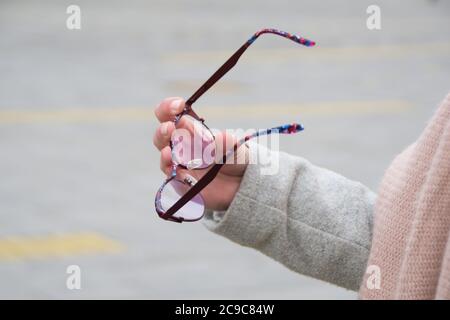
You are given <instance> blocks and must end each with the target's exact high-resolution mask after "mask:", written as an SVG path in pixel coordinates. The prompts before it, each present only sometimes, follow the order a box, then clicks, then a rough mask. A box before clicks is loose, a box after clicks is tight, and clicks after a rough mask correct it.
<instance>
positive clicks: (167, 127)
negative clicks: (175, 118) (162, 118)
mask: <svg viewBox="0 0 450 320" xmlns="http://www.w3.org/2000/svg"><path fill="white" fill-rule="evenodd" d="M174 130H175V125H174V124H173V122H171V121H167V122H163V123H161V125H160V126H159V127H158V128H157V129H156V131H155V134H154V135H153V144H154V145H155V147H156V148H158V150H161V149H162V148H164V147H165V146H168V145H169V142H170V138H171V136H172V133H173V131H174Z"/></svg>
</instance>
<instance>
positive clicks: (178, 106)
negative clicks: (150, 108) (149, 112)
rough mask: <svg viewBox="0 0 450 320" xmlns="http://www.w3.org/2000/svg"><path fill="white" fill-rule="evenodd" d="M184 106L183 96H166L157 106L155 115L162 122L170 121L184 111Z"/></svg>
mask: <svg viewBox="0 0 450 320" xmlns="http://www.w3.org/2000/svg"><path fill="white" fill-rule="evenodd" d="M183 108H184V100H183V98H180V97H171V98H166V99H164V100H163V101H162V102H161V103H160V104H159V105H158V106H157V107H156V108H155V115H156V118H158V120H159V121H160V122H164V121H169V120H173V119H174V118H175V115H177V114H178V113H180V112H181V111H183Z"/></svg>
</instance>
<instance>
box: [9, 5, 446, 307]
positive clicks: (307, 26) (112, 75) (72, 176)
mask: <svg viewBox="0 0 450 320" xmlns="http://www.w3.org/2000/svg"><path fill="white" fill-rule="evenodd" d="M70 4H77V5H79V6H80V7H81V12H82V29H81V30H68V29H67V28H66V23H65V22H66V18H67V16H68V15H67V14H66V8H67V6H68V5H70ZM370 4H373V1H366V0H359V1H339V2H336V1H277V2H275V1H270V2H269V1H268V2H263V3H260V2H258V1H246V2H245V3H243V2H242V1H234V0H233V1H220V2H219V1H217V2H200V1H198V2H193V1H170V2H168V1H160V0H158V1H143V0H142V1H137V0H132V1H126V2H125V1H106V0H105V1H86V0H77V1H65V0H64V1H48V0H46V1H39V2H37V1H12V0H10V1H7V0H2V1H1V2H0V150H1V151H0V177H1V179H0V298H3V299H8V298H27V299H28V298H38V299H45V298H62V299H77V298H88V299H91V298H126V299H129V298H138V299H141V298H156V299H165V298H176V299H184V298H191V299H197V298H209V299H221V298H225V299H228V298H236V299H240V298H250V299H259V298H267V299H284V298H286V299H314V298H322V299H347V298H350V299H352V298H356V294H355V293H353V292H349V291H345V290H343V289H340V288H337V287H335V286H332V285H328V284H325V283H323V282H320V281H317V280H314V279H310V278H306V277H304V276H301V275H298V274H296V273H293V272H291V271H289V270H287V269H286V268H284V267H283V266H282V265H280V264H279V263H277V262H274V261H272V260H271V259H269V258H267V257H266V256H264V255H262V254H260V253H258V252H256V251H254V250H251V249H248V248H243V247H240V246H237V245H235V244H233V243H231V242H230V241H228V240H226V239H223V238H220V237H218V236H216V235H214V234H212V233H210V232H209V231H207V230H206V229H205V228H204V227H203V226H202V225H201V223H195V224H183V225H178V224H172V223H167V222H164V221H162V220H160V219H158V218H157V217H156V214H155V211H154V207H153V201H154V194H155V192H156V190H157V188H158V187H159V185H160V184H161V182H162V181H163V179H164V176H163V174H162V173H161V172H160V171H159V154H158V152H157V151H156V150H155V149H154V148H153V146H152V140H151V137H152V134H153V132H154V130H155V129H156V127H157V122H156V120H155V119H154V118H153V117H152V114H151V112H152V109H153V108H154V106H155V105H156V104H157V103H158V102H159V101H160V100H161V99H163V98H164V97H166V96H183V97H188V96H189V95H190V94H191V93H192V92H193V91H194V90H195V89H196V88H197V87H198V86H199V85H200V84H201V83H202V82H203V81H204V80H205V79H206V78H207V77H209V76H210V75H211V74H212V72H213V71H215V70H216V69H217V68H218V67H219V66H220V64H221V63H223V61H224V59H225V58H226V57H227V56H228V55H231V54H232V53H233V52H234V50H236V49H237V48H238V47H239V46H240V45H241V44H242V43H243V42H244V41H245V40H246V39H247V38H248V37H249V36H250V35H251V34H252V33H253V32H255V31H256V30H258V29H260V28H262V27H277V28H279V29H282V30H286V31H290V32H294V33H298V34H300V35H303V36H305V37H309V38H311V39H313V40H315V41H317V43H318V45H317V47H316V48H303V47H300V48H299V47H295V44H293V43H291V42H288V41H285V40H283V39H279V38H274V37H266V38H261V39H260V40H258V41H257V42H255V44H254V45H253V46H252V48H251V49H249V51H248V52H247V53H246V55H245V56H244V57H243V58H242V59H241V61H240V62H239V63H238V65H237V66H236V68H235V69H233V71H232V72H231V73H230V74H228V75H227V76H226V77H225V78H224V79H223V81H222V82H221V83H220V84H219V85H218V86H217V87H215V88H214V89H212V90H211V91H210V92H209V93H208V94H207V95H205V96H204V97H202V99H201V100H200V101H199V102H198V103H197V105H196V110H197V111H198V113H200V114H202V113H203V112H202V110H203V111H204V114H205V117H206V115H208V118H207V121H208V124H209V125H210V126H211V127H215V128H222V129H225V128H243V129H245V128H265V127H269V126H272V125H276V124H282V123H284V122H291V121H301V122H302V123H303V124H304V125H305V127H306V130H305V131H304V132H303V133H301V135H298V136H292V137H291V136H290V137H286V138H285V139H284V140H282V141H281V149H282V150H283V151H286V152H289V153H292V154H296V155H299V156H303V157H305V158H307V159H309V160H310V161H312V162H313V163H316V164H317V165H320V166H324V167H326V168H329V169H331V170H334V171H337V172H339V173H341V174H343V175H345V176H347V177H349V178H351V179H355V180H358V181H361V182H362V183H364V184H366V185H368V186H369V187H370V188H372V189H374V190H376V188H377V185H378V183H379V182H380V179H381V177H382V175H383V172H384V170H385V168H386V167H387V166H388V164H389V162H390V161H391V160H392V158H393V157H394V156H395V155H396V154H397V153H399V152H400V151H401V150H402V149H403V148H404V147H405V146H407V144H408V143H410V142H412V141H413V140H414V139H415V138H416V137H417V136H418V135H419V134H420V132H421V130H422V129H423V128H424V126H425V125H426V121H427V120H428V119H429V117H430V116H431V115H432V113H433V110H434V108H435V106H436V105H437V103H438V102H439V101H440V100H441V99H442V98H443V97H444V96H445V95H446V94H447V92H448V91H449V89H450V72H449V71H450V19H449V14H450V3H449V2H448V1H422V0H413V1H376V4H378V5H379V6H380V7H381V19H382V20H381V23H382V29H381V30H378V31H369V30H368V29H367V28H366V18H367V14H366V8H367V6H368V5H370ZM293 104H294V105H295V104H299V109H298V110H299V112H283V110H286V108H285V106H290V105H293ZM258 105H261V106H262V107H261V108H262V109H263V110H264V112H255V111H254V109H252V106H258ZM283 106H284V107H283ZM315 106H316V107H318V109H317V110H319V111H320V112H318V111H317V110H315V109H314V107H315ZM359 106H360V107H359ZM77 110H78V111H80V110H81V111H80V112H81V113H82V116H77V115H74V112H75V114H76V111H77ZM133 110H137V111H136V112H137V113H134V111H133ZM246 110H247V111H246ZM248 110H250V111H248ZM251 110H253V111H251ZM302 111H305V112H302ZM117 112H119V113H120V112H123V115H124V116H123V117H122V116H120V117H118V118H117V119H114V120H113V121H109V120H105V119H107V118H108V115H109V114H117ZM11 114H12V115H13V116H11ZM49 114H50V116H48V115H49ZM40 115H47V117H44V118H42V117H40ZM140 115H142V116H140ZM24 117H25V118H24ZM11 119H12V120H11ZM24 119H26V120H24ZM281 165H282V164H281ZM83 232H92V233H96V234H98V235H101V236H102V237H104V238H107V239H110V240H113V241H115V242H117V243H119V244H120V245H121V246H123V250H122V251H120V252H118V253H104V252H97V253H95V252H94V253H91V254H89V255H79V254H71V253H70V252H69V251H68V253H67V254H66V255H63V256H55V257H46V256H39V255H38V256H37V257H35V258H29V257H26V256H25V257H23V258H20V259H17V260H14V261H10V260H8V259H4V257H3V258H2V254H1V248H2V245H3V246H4V245H5V243H6V242H5V239H9V237H18V238H20V239H32V238H33V237H37V236H43V237H45V236H50V235H54V234H60V235H64V234H78V233H83ZM2 241H3V242H2ZM71 264H76V265H79V266H80V267H81V270H82V289H81V290H68V289H67V288H66V278H67V274H66V267H67V266H68V265H71Z"/></svg>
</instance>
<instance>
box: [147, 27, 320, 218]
mask: <svg viewBox="0 0 450 320" xmlns="http://www.w3.org/2000/svg"><path fill="white" fill-rule="evenodd" d="M264 33H271V34H275V35H279V36H282V37H284V38H287V39H290V40H292V41H294V42H297V43H299V44H302V45H305V46H307V47H311V46H314V45H315V42H313V41H310V40H307V39H305V38H302V37H298V36H296V35H292V34H290V33H287V32H283V31H278V30H275V29H263V30H261V31H258V32H257V33H255V34H254V35H253V36H252V37H251V38H250V39H249V40H248V41H247V42H245V43H244V45H242V47H241V48H239V49H238V50H237V51H236V52H235V53H234V54H233V55H232V56H231V57H230V58H229V59H228V60H227V61H226V62H225V63H224V64H223V65H222V66H221V67H220V68H219V69H218V70H217V71H216V72H215V73H214V74H213V75H212V76H211V77H210V78H209V79H208V80H207V81H206V82H205V83H204V84H203V85H202V86H201V87H200V88H199V89H198V90H197V91H196V92H195V93H194V94H193V95H192V96H191V97H190V98H189V99H188V100H187V101H186V103H185V106H184V109H183V111H182V112H181V113H179V114H177V115H176V116H175V119H174V120H173V123H174V125H175V127H176V128H177V129H178V128H180V129H181V128H187V131H188V132H190V133H194V139H190V138H189V137H188V138H186V136H183V135H172V138H171V140H170V148H171V150H172V170H171V174H170V176H169V178H168V179H167V180H166V181H165V182H164V183H163V185H162V186H161V187H160V188H159V190H158V192H157V194H156V197H155V208H156V212H157V213H158V215H159V217H160V218H162V219H165V220H169V221H173V222H184V221H186V222H192V221H197V220H200V219H201V218H202V217H203V215H204V210H205V202H204V199H203V197H202V196H201V194H200V192H201V191H202V190H203V189H204V188H205V187H206V186H207V185H208V184H209V183H210V182H211V181H213V179H214V178H215V177H216V176H217V174H218V173H219V170H220V169H221V168H222V166H223V165H224V164H225V163H226V160H227V159H228V158H229V157H230V156H232V155H233V154H235V152H236V151H237V149H238V148H239V147H240V146H241V145H242V144H243V143H245V142H246V141H248V140H250V139H251V138H255V137H258V136H260V135H267V134H272V133H282V134H292V133H296V132H299V131H301V130H303V126H302V125H301V124H297V123H293V124H286V125H282V126H277V127H274V128H271V129H264V130H259V131H256V132H254V133H253V134H250V135H247V136H245V137H244V138H242V139H240V140H239V141H237V142H236V143H235V144H234V147H233V148H231V149H230V150H228V151H227V152H225V153H224V155H223V156H222V157H219V156H218V155H216V154H215V151H216V150H215V137H214V135H213V133H212V132H211V130H210V129H209V128H208V127H207V126H206V125H205V123H204V119H202V118H200V117H199V116H198V115H197V114H196V113H195V112H194V110H193V109H192V105H193V104H194V103H195V102H196V101H197V99H198V98H200V97H201V96H202V95H203V94H204V93H205V92H206V91H207V90H208V89H210V88H211V87H212V86H213V85H214V84H215V83H216V82H217V81H218V80H219V79H220V78H222V77H223V76H224V75H225V74H226V73H227V72H228V71H229V70H230V69H231V68H233V66H234V65H235V64H236V63H237V61H238V60H239V58H240V57H241V55H242V54H243V53H244V51H245V50H246V49H247V48H248V47H249V46H250V45H251V44H252V43H253V42H254V41H255V40H256V39H257V38H258V37H259V36H260V35H261V34H264ZM198 150H201V151H203V150H208V152H206V153H204V152H202V154H201V156H200V157H197V156H195V155H196V154H197V153H198V152H196V151H198ZM217 160H218V161H217ZM178 167H180V168H183V169H189V170H196V169H206V168H209V167H211V169H209V171H208V172H207V173H206V174H205V175H204V176H203V177H202V178H201V179H200V180H199V181H193V180H192V179H189V178H185V179H179V178H178V177H177V168H178Z"/></svg>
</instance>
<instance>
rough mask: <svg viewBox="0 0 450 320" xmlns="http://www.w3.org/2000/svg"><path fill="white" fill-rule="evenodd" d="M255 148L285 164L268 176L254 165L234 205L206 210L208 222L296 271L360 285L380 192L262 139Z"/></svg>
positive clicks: (345, 284) (350, 286)
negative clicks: (263, 143) (275, 148)
mask: <svg viewBox="0 0 450 320" xmlns="http://www.w3.org/2000/svg"><path fill="white" fill-rule="evenodd" d="M250 150H251V152H250V153H251V158H253V159H254V158H255V157H258V156H259V157H260V156H261V154H262V155H267V154H268V155H269V157H272V159H275V160H276V161H279V169H278V172H276V173H275V174H264V170H263V165H262V164H249V165H248V167H247V169H246V172H245V174H244V177H243V179H242V182H241V185H240V187H239V190H238V192H237V193H236V195H235V197H234V199H233V201H232V203H231V205H230V206H229V208H228V210H227V211H224V212H217V211H207V212H206V215H205V218H204V224H205V225H206V227H207V228H208V229H210V230H211V231H213V232H215V233H217V234H219V235H222V236H224V237H226V238H228V239H230V240H232V241H234V242H236V243H238V244H240V245H243V246H247V247H252V248H255V249H257V250H259V251H261V252H262V253H264V254H266V255H267V256H269V257H271V258H273V259H275V260H277V261H279V262H281V263H282V264H284V265H285V266H286V267H288V268H289V269H291V270H293V271H296V272H298V273H301V274H304V275H307V276H311V277H314V278H317V279H320V280H324V281H327V282H330V283H333V284H335V285H338V286H341V287H344V288H347V289H351V290H358V289H359V287H360V282H361V280H362V278H363V274H364V272H365V268H366V263H367V260H368V257H369V250H370V244H371V237H372V234H371V233H372V214H373V206H374V203H375V199H376V195H375V194H374V193H373V192H372V191H370V190H369V189H368V188H367V187H365V186H364V185H362V184H361V183H359V182H355V181H351V180H349V179H347V178H344V177H343V176H341V175H339V174H336V173H334V172H332V171H329V170H326V169H323V168H320V167H317V166H314V165H313V164H311V163H310V162H308V161H307V160H305V159H303V158H300V157H295V156H292V155H289V154H286V153H283V152H275V151H270V150H268V149H265V148H264V147H263V146H260V145H257V144H251V147H250ZM261 150H263V151H264V152H261ZM266 157H267V156H266ZM258 162H259V163H264V161H258ZM266 163H267V162H266Z"/></svg>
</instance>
